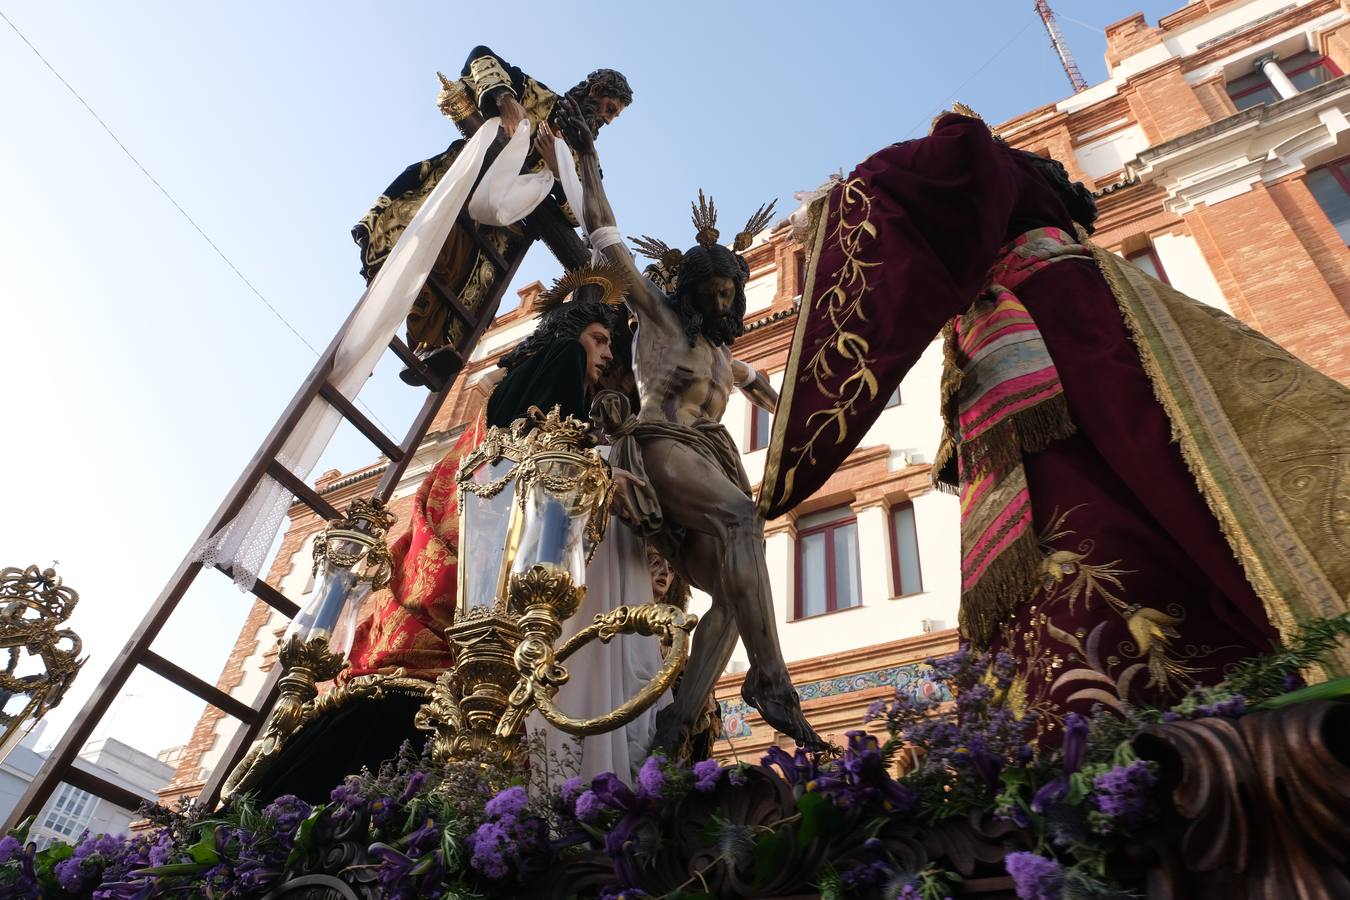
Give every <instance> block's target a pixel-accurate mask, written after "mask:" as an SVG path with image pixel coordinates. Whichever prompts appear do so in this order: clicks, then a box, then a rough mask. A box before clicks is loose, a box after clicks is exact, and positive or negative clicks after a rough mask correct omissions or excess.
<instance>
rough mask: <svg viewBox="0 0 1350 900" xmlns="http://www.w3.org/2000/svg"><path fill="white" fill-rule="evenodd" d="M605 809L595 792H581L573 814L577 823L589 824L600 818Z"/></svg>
mask: <svg viewBox="0 0 1350 900" xmlns="http://www.w3.org/2000/svg"><path fill="white" fill-rule="evenodd" d="M605 809H606V806H605V804H604V801H602V800H601V799H600V797H599V796H598V795H597V794H596V793H595V791H583V792H582V794H581V796H580V797H578V798H577V803H576V807H575V813H576V817H577V821H578V822H586V823H591V822H594V821H595V820H597V819H599V818H600V814H601V813H603V812H604V811H605Z"/></svg>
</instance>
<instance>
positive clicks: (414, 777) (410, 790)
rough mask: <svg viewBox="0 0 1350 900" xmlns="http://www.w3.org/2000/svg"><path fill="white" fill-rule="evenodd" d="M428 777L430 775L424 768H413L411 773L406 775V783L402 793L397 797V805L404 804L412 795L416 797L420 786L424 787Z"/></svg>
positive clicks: (420, 788)
mask: <svg viewBox="0 0 1350 900" xmlns="http://www.w3.org/2000/svg"><path fill="white" fill-rule="evenodd" d="M429 777H430V776H428V775H427V773H426V771H425V770H423V769H414V770H413V771H412V774H410V775H409V776H408V783H407V784H406V785H405V786H404V788H403V793H402V794H401V795H400V796H399V798H398V805H399V806H404V805H406V804H407V803H408V802H409V801H411V800H412V798H413V797H416V796H417V795H418V794H419V793H420V792H421V790H422V788H424V787H426V784H427V779H428V778H429Z"/></svg>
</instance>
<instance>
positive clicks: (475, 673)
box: [416, 407, 698, 764]
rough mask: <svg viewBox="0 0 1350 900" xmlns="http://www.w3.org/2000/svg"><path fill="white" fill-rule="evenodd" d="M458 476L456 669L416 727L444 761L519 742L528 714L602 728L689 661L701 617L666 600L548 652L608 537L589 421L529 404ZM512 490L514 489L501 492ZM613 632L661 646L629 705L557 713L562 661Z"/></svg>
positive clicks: (652, 698) (570, 726)
mask: <svg viewBox="0 0 1350 900" xmlns="http://www.w3.org/2000/svg"><path fill="white" fill-rule="evenodd" d="M459 471H460V474H459V509H460V517H461V519H460V531H459V534H460V541H461V547H460V558H459V598H460V609H459V615H458V616H457V619H456V622H455V624H454V625H452V626H451V627H449V628H448V629H446V638H447V639H448V640H449V642H450V645H451V647H452V648H453V649H454V653H455V665H454V666H453V668H451V669H450V670H448V671H446V672H444V673H443V674H442V675H441V676H440V677H439V678H438V679H437V680H436V684H435V686H434V687H433V688H432V689H431V695H430V699H429V700H428V702H427V703H426V704H425V705H424V706H423V707H422V708H421V709H420V710H419V711H418V713H417V718H416V724H417V726H418V727H419V728H421V729H423V730H426V731H430V732H431V733H432V734H431V738H430V741H431V750H432V758H433V759H434V760H435V761H436V762H438V763H441V764H445V763H448V762H450V761H453V760H462V759H468V758H471V757H473V756H475V755H477V754H479V753H483V752H494V753H498V754H501V755H503V756H507V757H509V756H511V755H512V754H513V753H515V752H516V751H517V750H518V748H519V746H520V739H521V737H522V734H523V731H524V723H525V717H526V716H527V715H528V714H529V713H530V712H531V711H532V710H536V709H537V710H538V711H539V713H540V714H541V715H542V716H543V718H544V719H545V721H547V722H548V723H549V724H550V725H552V726H554V727H555V728H559V729H561V730H563V731H566V732H568V733H570V734H576V735H590V734H600V733H602V732H606V731H612V730H614V729H616V728H620V727H622V726H623V725H625V724H627V723H628V722H631V721H632V720H633V719H634V718H636V717H637V716H638V715H639V714H640V713H642V712H643V711H644V710H645V709H647V708H648V707H650V706H651V705H652V704H653V703H655V702H656V700H657V698H658V697H660V696H661V694H662V693H664V692H665V691H666V690H667V689H669V687H670V686H671V684H672V683H673V682H674V681H675V678H676V676H678V675H679V673H680V670H681V669H682V668H683V667H684V663H685V660H686V659H687V657H688V646H689V632H690V631H691V630H692V629H693V627H694V625H695V624H696V623H697V621H698V619H697V617H696V616H692V615H689V614H687V613H685V612H683V611H682V610H680V609H679V608H677V607H674V606H670V605H668V604H664V603H647V604H643V605H641V606H620V607H618V608H617V609H614V610H613V611H611V612H608V613H603V614H600V615H598V616H596V619H595V621H594V622H592V623H591V624H590V625H588V626H587V627H585V628H583V629H582V630H580V631H579V632H578V633H576V634H575V635H573V636H572V637H571V638H569V639H568V640H567V641H565V642H564V643H563V644H562V646H560V647H556V646H555V644H556V643H557V641H558V639H559V638H560V637H561V635H562V632H563V626H564V623H565V622H566V621H567V620H568V619H570V618H571V617H572V616H573V615H575V614H576V611H577V609H578V608H579V607H580V605H581V601H582V598H583V597H584V596H585V593H586V587H585V568H586V564H587V563H588V562H589V561H590V558H591V556H592V555H593V554H594V553H595V550H596V548H597V547H598V546H599V544H600V542H601V541H602V540H603V539H604V536H605V531H606V529H607V527H608V521H609V518H608V517H609V505H610V500H611V499H612V496H613V492H614V484H613V481H612V479H611V478H610V474H609V466H608V464H607V463H606V462H605V460H604V458H603V457H602V456H601V455H600V454H599V452H598V451H597V450H596V449H595V447H594V442H593V441H592V440H591V439H590V437H589V434H588V432H587V429H586V426H585V425H583V424H582V423H580V422H577V421H576V420H574V419H569V418H563V417H562V416H561V415H560V414H559V411H558V409H557V407H555V408H554V409H553V410H552V411H550V412H549V413H548V414H547V415H545V414H543V413H541V412H540V411H539V410H538V409H531V411H530V415H529V416H528V417H527V418H525V419H522V420H518V421H517V422H516V423H515V424H514V425H513V427H512V428H510V429H502V428H494V429H492V430H491V431H490V432H489V433H488V436H487V438H486V440H485V441H484V442H483V444H482V445H480V446H479V447H478V448H477V449H476V450H475V451H473V452H472V453H470V454H469V455H468V456H466V457H465V458H464V461H463V462H462V463H461V464H460V470H459ZM508 487H512V488H513V490H509V491H508V490H507V488H508ZM619 634H639V635H652V636H657V637H661V638H664V639H667V640H668V641H669V642H670V644H671V652H670V653H669V654H668V655H667V656H666V659H665V663H664V664H663V665H662V667H661V669H660V670H659V671H658V672H657V674H656V675H655V676H654V677H653V678H652V680H651V681H650V682H648V683H647V684H646V685H644V686H643V687H642V688H641V689H640V690H639V691H638V692H637V694H635V695H634V696H633V697H631V698H629V699H628V700H627V701H625V702H624V703H622V704H620V705H619V706H618V707H616V708H615V709H613V710H610V711H608V712H606V713H603V714H601V715H598V716H594V717H591V718H586V719H578V718H574V717H571V716H568V715H567V714H565V713H564V712H562V711H561V710H560V709H559V708H558V705H557V702H556V696H557V693H558V691H559V689H560V688H561V687H562V686H563V685H564V684H566V683H567V681H568V678H569V673H568V671H567V669H566V667H565V666H564V665H563V663H564V662H565V661H566V660H567V659H568V657H570V656H571V655H572V654H574V653H575V652H576V651H577V650H579V649H581V648H582V647H583V646H585V645H586V644H588V643H590V642H591V641H593V640H597V639H598V640H600V641H602V642H605V643H607V642H609V641H610V640H612V639H613V638H614V637H615V636H616V635H619Z"/></svg>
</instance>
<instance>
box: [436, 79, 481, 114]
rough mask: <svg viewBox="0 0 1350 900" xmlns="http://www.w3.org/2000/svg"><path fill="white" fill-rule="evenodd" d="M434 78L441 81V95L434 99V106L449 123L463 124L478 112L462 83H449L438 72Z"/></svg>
mask: <svg viewBox="0 0 1350 900" xmlns="http://www.w3.org/2000/svg"><path fill="white" fill-rule="evenodd" d="M436 77H437V78H439V79H440V80H441V93H440V95H439V96H438V97H437V98H436V105H437V106H438V107H440V110H441V112H442V113H443V114H445V115H446V116H448V117H449V118H450V120H451V121H453V122H455V123H459V122H463V121H464V120H465V119H467V118H469V117H470V116H472V115H473V114H474V113H476V112H478V106H477V105H476V104H475V103H474V102H473V98H472V97H470V96H469V91H468V89H467V88H466V87H465V86H464V82H463V81H460V80H455V81H451V80H450V79H449V78H446V77H445V76H444V75H442V74H441V73H440V72H437V73H436Z"/></svg>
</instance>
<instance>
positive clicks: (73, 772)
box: [61, 766, 150, 812]
mask: <svg viewBox="0 0 1350 900" xmlns="http://www.w3.org/2000/svg"><path fill="white" fill-rule="evenodd" d="M61 780H62V781H64V782H65V783H66V784H68V785H70V786H71V787H73V788H79V789H80V790H82V791H88V792H89V793H91V794H93V795H94V796H95V797H99V798H101V799H103V800H108V801H111V802H113V803H115V804H117V805H118V806H120V807H122V808H123V809H129V810H132V811H133V812H134V811H135V810H138V809H140V808H141V805H142V804H144V803H148V802H150V801H148V800H146V798H144V797H142V796H141V795H140V794H138V793H136V792H135V791H129V790H127V789H126V788H124V787H122V786H121V785H120V784H113V783H112V782H111V781H107V780H105V779H103V778H100V777H98V776H97V775H95V774H94V773H92V772H86V771H85V770H84V769H81V768H78V767H76V766H71V767H70V768H68V769H66V770H65V771H64V772H62V773H61Z"/></svg>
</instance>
